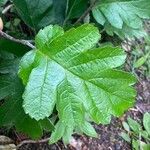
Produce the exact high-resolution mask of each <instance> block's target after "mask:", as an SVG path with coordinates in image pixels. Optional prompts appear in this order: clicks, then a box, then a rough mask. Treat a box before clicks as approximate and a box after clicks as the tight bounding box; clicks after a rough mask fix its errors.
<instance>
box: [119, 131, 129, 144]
mask: <svg viewBox="0 0 150 150" xmlns="http://www.w3.org/2000/svg"><path fill="white" fill-rule="evenodd" d="M120 136H121V137H122V138H123V139H124V140H125V141H127V142H129V143H131V139H130V137H129V135H128V134H126V133H125V132H121V134H120Z"/></svg>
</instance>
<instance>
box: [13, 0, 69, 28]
mask: <svg viewBox="0 0 150 150" xmlns="http://www.w3.org/2000/svg"><path fill="white" fill-rule="evenodd" d="M66 1H67V0H32V2H31V1H30V0H13V3H14V5H15V7H16V9H17V11H18V13H19V14H20V16H21V18H22V19H23V20H24V21H25V23H26V24H28V25H29V26H30V27H32V28H35V29H40V28H42V27H45V26H47V25H49V24H62V23H63V20H64V17H65V10H66Z"/></svg>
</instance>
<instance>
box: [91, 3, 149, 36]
mask: <svg viewBox="0 0 150 150" xmlns="http://www.w3.org/2000/svg"><path fill="white" fill-rule="evenodd" d="M149 9H150V1H147V0H107V1H106V0H102V1H100V2H99V4H97V5H96V6H95V8H94V9H93V16H94V18H95V19H96V21H97V22H98V23H99V24H101V25H103V26H107V25H109V26H112V28H111V31H112V32H114V33H116V34H118V35H119V36H120V37H122V36H123V37H125V38H128V37H134V36H135V35H137V34H138V33H140V32H142V30H143V25H142V19H149V18H150V11H149ZM105 29H106V31H107V30H108V33H109V32H110V29H109V28H108V27H106V28H105ZM119 30H120V31H119ZM126 30H128V31H129V30H131V32H126ZM119 32H121V34H123V35H120V34H119Z"/></svg>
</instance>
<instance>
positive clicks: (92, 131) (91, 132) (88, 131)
mask: <svg viewBox="0 0 150 150" xmlns="http://www.w3.org/2000/svg"><path fill="white" fill-rule="evenodd" d="M80 129H81V131H83V133H85V134H86V135H88V136H91V137H95V138H96V137H98V135H97V133H96V131H95V129H94V128H93V126H92V125H91V124H90V123H88V122H85V123H84V124H83V125H82V126H81V127H80Z"/></svg>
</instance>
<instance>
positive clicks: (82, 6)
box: [67, 0, 88, 19]
mask: <svg viewBox="0 0 150 150" xmlns="http://www.w3.org/2000/svg"><path fill="white" fill-rule="evenodd" d="M68 1H69V2H68V11H67V18H68V19H73V18H78V17H80V16H81V15H82V14H83V13H84V11H85V10H86V8H87V6H88V1H87V0H68Z"/></svg>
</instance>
